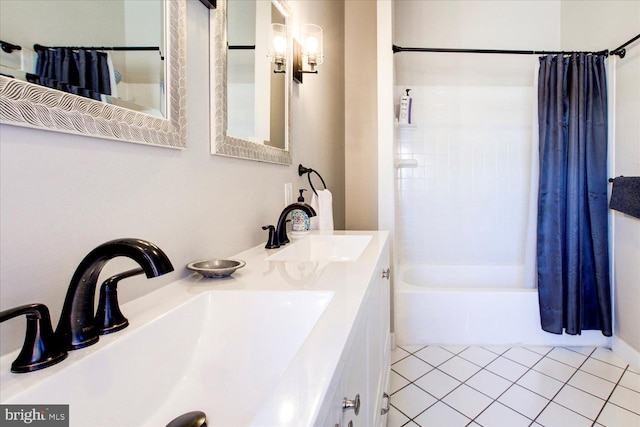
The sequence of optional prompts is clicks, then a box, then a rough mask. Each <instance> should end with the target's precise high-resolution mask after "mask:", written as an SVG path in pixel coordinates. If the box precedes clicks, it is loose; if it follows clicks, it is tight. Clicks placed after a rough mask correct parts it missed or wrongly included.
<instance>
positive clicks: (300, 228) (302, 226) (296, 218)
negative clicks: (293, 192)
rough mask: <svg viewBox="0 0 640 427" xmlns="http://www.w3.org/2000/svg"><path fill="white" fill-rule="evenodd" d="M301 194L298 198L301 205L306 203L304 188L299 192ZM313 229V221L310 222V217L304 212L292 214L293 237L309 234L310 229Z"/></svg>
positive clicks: (297, 211) (299, 211)
mask: <svg viewBox="0 0 640 427" xmlns="http://www.w3.org/2000/svg"><path fill="white" fill-rule="evenodd" d="M298 191H299V192H300V196H299V197H298V202H299V203H304V196H303V195H302V193H303V192H304V191H307V190H305V189H304V188H302V189H300V190H298ZM310 228H311V221H310V220H309V215H307V214H306V213H305V212H304V211H301V210H299V209H296V210H295V211H293V212H291V234H292V235H300V234H307V233H308V232H309V229H310Z"/></svg>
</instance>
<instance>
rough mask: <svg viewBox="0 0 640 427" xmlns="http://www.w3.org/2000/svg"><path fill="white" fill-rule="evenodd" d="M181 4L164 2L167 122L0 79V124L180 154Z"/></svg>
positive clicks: (183, 125) (182, 130)
mask: <svg viewBox="0 0 640 427" xmlns="http://www.w3.org/2000/svg"><path fill="white" fill-rule="evenodd" d="M185 1H186V0H166V4H165V7H166V12H167V15H168V19H167V26H166V27H167V31H166V44H165V46H166V50H167V52H166V53H165V61H166V65H165V71H166V81H167V82H168V84H167V97H166V104H167V105H166V113H167V118H166V119H165V118H160V117H154V116H151V115H148V114H145V113H140V112H137V111H133V110H130V109H127V108H123V107H119V106H115V105H112V104H107V103H104V102H99V101H95V100H92V99H88V98H84V97H81V96H78V95H74V94H70V93H66V92H62V91H59V90H55V89H50V88H47V87H44V86H39V85H36V84H32V83H28V82H24V81H21V80H17V79H13V78H9V77H5V76H0V123H4V124H9V125H15V126H23V127H29V128H35V129H43V130H50V131H55V132H64V133H71V134H78V135H85V136H90V137H98V138H106V139H112V140H117V141H126V142H133V143H138V144H147V145H154V146H160V147H167V148H177V149H184V148H186V146H187V142H186V112H185V105H186V95H185V86H186V85H185V80H186V46H185V43H186V35H185V34H186V27H185V19H186V10H185V9H186V3H185Z"/></svg>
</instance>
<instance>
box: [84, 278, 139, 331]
mask: <svg viewBox="0 0 640 427" xmlns="http://www.w3.org/2000/svg"><path fill="white" fill-rule="evenodd" d="M142 273H144V270H143V269H142V268H134V269H132V270H127V271H125V272H123V273H120V274H116V275H114V276H111V277H109V278H108V279H107V280H105V281H104V282H103V283H102V285H101V286H100V300H99V301H98V310H97V311H96V317H95V323H96V328H98V333H99V334H100V335H106V334H110V333H112V332H117V331H119V330H121V329H124V328H126V327H127V326H129V320H127V318H126V317H124V314H122V312H121V311H120V305H119V304H118V282H119V281H121V280H122V279H126V278H127V277H133V276H137V275H139V274H142Z"/></svg>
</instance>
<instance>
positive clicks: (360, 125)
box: [344, 0, 379, 230]
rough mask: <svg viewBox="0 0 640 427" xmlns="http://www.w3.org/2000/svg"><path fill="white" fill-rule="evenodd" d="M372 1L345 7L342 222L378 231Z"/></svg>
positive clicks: (349, 3)
mask: <svg viewBox="0 0 640 427" xmlns="http://www.w3.org/2000/svg"><path fill="white" fill-rule="evenodd" d="M376 11H377V8H376V2H374V1H367V0H350V1H347V2H345V34H346V37H345V70H344V73H345V100H344V105H345V170H346V171H347V176H348V177H349V178H348V179H347V181H346V189H345V191H346V194H347V197H346V202H345V204H346V207H345V209H346V213H347V215H346V221H347V222H346V223H347V228H348V229H350V230H376V229H378V197H379V193H378V135H377V133H378V126H377V121H378V105H377V102H378V91H377V83H378V82H377V76H378V74H377V70H376V67H377V52H376V50H377V40H376Z"/></svg>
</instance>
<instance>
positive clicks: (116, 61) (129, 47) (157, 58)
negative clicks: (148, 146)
mask: <svg viewBox="0 0 640 427" xmlns="http://www.w3.org/2000/svg"><path fill="white" fill-rule="evenodd" d="M15 17H28V19H15ZM100 27H104V28H100ZM163 27H164V13H163V3H162V0H110V1H102V0H86V1H81V2H79V1H77V0H72V1H69V0H57V1H50V0H28V1H26V0H18V1H9V2H4V3H3V6H2V15H1V17H0V39H1V40H8V41H10V42H11V43H12V44H17V45H19V46H21V49H20V50H19V51H16V52H15V53H12V54H7V53H6V52H4V53H2V54H0V70H1V72H2V73H3V74H5V75H12V76H14V77H16V78H19V79H21V80H25V81H30V82H32V83H36V84H41V85H43V86H47V87H50V88H54V89H59V90H63V91H66V92H70V93H75V94H78V95H82V96H85V97H88V98H92V99H96V100H100V101H103V102H109V103H113V104H116V105H125V106H127V107H129V108H133V109H136V110H138V111H144V112H146V113H148V114H152V115H156V116H158V117H164V113H163V110H164V100H163V98H164V93H163V92H164V91H163V87H164V66H163V63H162V62H163V61H162V56H161V52H162V51H163V50H164V46H163V40H162V38H163V30H162V29H163ZM92 47H94V48H95V47H100V48H103V49H92ZM94 63H95V65H97V66H93V65H94Z"/></svg>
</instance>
